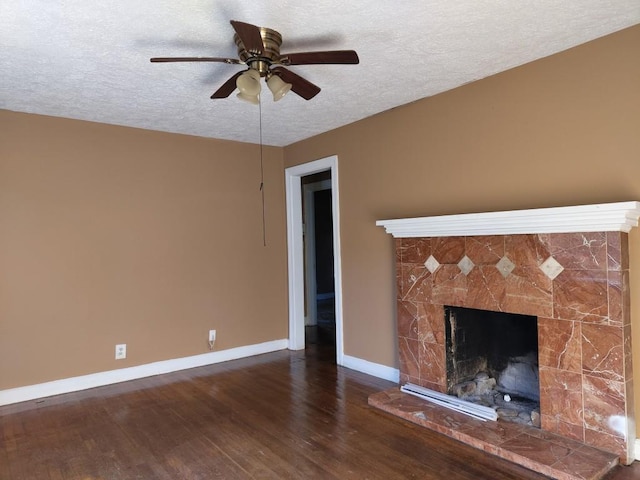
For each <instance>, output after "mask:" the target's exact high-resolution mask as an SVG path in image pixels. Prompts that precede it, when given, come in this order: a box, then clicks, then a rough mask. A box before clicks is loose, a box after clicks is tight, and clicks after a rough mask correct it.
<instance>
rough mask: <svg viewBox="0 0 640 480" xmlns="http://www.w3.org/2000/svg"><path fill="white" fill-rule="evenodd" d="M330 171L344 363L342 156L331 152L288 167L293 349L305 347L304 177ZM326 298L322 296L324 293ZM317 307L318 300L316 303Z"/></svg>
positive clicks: (339, 352)
mask: <svg viewBox="0 0 640 480" xmlns="http://www.w3.org/2000/svg"><path fill="white" fill-rule="evenodd" d="M327 171H328V172H329V173H330V176H329V181H330V186H331V188H330V190H328V191H329V192H330V197H331V225H332V239H331V240H332V246H333V262H332V265H333V285H334V296H333V304H334V309H333V310H334V317H335V350H336V363H337V364H338V365H343V363H344V346H343V329H342V273H341V259H340V219H339V215H340V213H339V211H340V209H339V203H338V202H339V196H338V157H336V156H331V157H327V158H323V159H320V160H316V161H313V162H309V163H305V164H302V165H298V166H295V167H290V168H287V169H286V170H285V183H286V195H287V198H286V202H287V254H288V273H289V349H290V350H302V349H304V348H305V343H306V342H305V326H306V324H305V317H306V315H305V313H306V312H305V296H306V291H305V268H304V264H305V249H304V237H303V194H302V190H303V189H302V178H303V177H305V176H309V175H313V174H316V173H320V172H327ZM321 298H322V297H321ZM316 307H317V304H316Z"/></svg>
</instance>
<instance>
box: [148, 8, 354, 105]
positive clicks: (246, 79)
mask: <svg viewBox="0 0 640 480" xmlns="http://www.w3.org/2000/svg"><path fill="white" fill-rule="evenodd" d="M231 25H232V26H233V29H234V30H235V34H234V36H233V40H234V42H235V44H236V46H237V47H238V59H235V58H220V57H155V58H152V59H151V62H154V63H158V62H219V63H226V64H230V65H238V64H244V65H247V66H248V67H249V68H248V69H247V70H245V71H243V72H237V73H236V74H234V75H233V76H232V77H231V78H229V79H228V80H227V81H226V82H225V83H223V84H222V86H221V87H220V88H218V90H216V91H215V92H214V93H213V95H211V98H212V99H216V98H227V97H228V96H229V95H231V93H233V91H234V90H236V89H238V90H239V91H240V93H238V94H237V97H238V98H240V99H242V100H245V101H248V102H250V103H254V104H259V103H260V79H261V78H262V77H264V78H265V81H266V83H267V86H268V87H269V90H271V93H272V94H273V100H274V101H275V102H277V101H278V100H280V99H282V98H283V97H284V96H285V95H286V94H287V93H288V92H289V91H293V92H294V93H296V94H297V95H299V96H301V97H302V98H304V99H305V100H310V99H312V98H313V97H315V96H316V95H317V94H318V93H320V87H318V86H317V85H314V84H313V83H311V82H309V81H308V80H305V79H304V78H302V77H301V76H300V75H298V74H296V73H293V72H292V71H291V70H289V69H287V68H285V66H290V65H319V64H325V65H327V64H352V65H355V64H358V63H359V62H360V60H359V58H358V54H357V53H356V52H355V51H353V50H334V51H324V52H300V53H291V54H281V53H280V45H282V35H280V33H278V32H276V31H275V30H272V29H270V28H265V27H258V26H256V25H251V24H250V23H244V22H238V21H236V20H231Z"/></svg>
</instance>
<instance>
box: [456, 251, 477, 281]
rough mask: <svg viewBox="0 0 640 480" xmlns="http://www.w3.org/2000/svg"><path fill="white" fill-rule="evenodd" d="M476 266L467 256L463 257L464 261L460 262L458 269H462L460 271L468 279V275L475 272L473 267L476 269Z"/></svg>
mask: <svg viewBox="0 0 640 480" xmlns="http://www.w3.org/2000/svg"><path fill="white" fill-rule="evenodd" d="M475 266H476V264H475V263H473V262H472V261H471V259H470V258H469V257H467V256H466V255H465V256H464V257H462V260H460V261H459V262H458V268H459V269H460V271H461V272H462V273H464V276H465V277H466V276H467V275H469V272H470V271H471V270H473V267H475Z"/></svg>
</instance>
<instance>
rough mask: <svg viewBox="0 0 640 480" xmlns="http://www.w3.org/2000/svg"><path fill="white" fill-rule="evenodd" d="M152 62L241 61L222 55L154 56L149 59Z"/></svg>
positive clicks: (233, 62)
mask: <svg viewBox="0 0 640 480" xmlns="http://www.w3.org/2000/svg"><path fill="white" fill-rule="evenodd" d="M149 60H150V61H151V62H152V63H162V62H220V63H229V64H234V65H238V64H240V63H242V62H240V60H238V59H235V58H222V57H154V58H151V59H149Z"/></svg>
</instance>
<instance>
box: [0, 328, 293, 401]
mask: <svg viewBox="0 0 640 480" xmlns="http://www.w3.org/2000/svg"><path fill="white" fill-rule="evenodd" d="M288 344H289V340H288V339H283V340H273V341H271V342H264V343H258V344H255V345H247V346H243V347H237V348H230V349H228V350H220V351H218V352H210V353H203V354H201V355H193V356H190V357H183V358H175V359H172V360H163V361H160V362H154V363H147V364H144V365H138V366H135V367H128V368H121V369H119V370H110V371H107V372H100V373H93V374H90V375H82V376H80V377H72V378H64V379H62V380H55V381H52V382H46V383H39V384H36V385H29V386H26V387H18V388H10V389H7V390H0V405H9V404H11V403H18V402H25V401H27V400H34V399H36V398H43V397H50V396H52V395H60V394H63V393H70V392H77V391H80V390H87V389H89V388H95V387H102V386H104V385H111V384H114V383H119V382H126V381H129V380H136V379H138V378H145V377H151V376H153V375H160V374H163V373H170V372H176V371H178V370H186V369H188V368H194V367H202V366H205V365H212V364H214V363H220V362H226V361H229V360H235V359H238V358H244V357H251V356H253V355H260V354H263V353H269V352H275V351H277V350H285V349H286V348H287V346H288Z"/></svg>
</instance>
